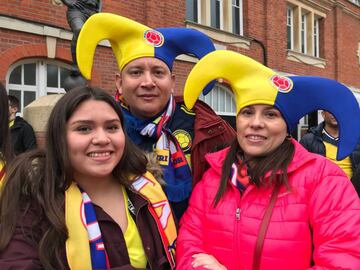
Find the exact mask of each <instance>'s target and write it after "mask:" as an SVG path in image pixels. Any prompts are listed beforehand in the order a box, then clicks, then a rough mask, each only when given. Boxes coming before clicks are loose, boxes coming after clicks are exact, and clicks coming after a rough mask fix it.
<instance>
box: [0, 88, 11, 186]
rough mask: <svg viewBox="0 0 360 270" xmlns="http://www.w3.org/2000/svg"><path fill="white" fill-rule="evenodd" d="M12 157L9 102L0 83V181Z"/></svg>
mask: <svg viewBox="0 0 360 270" xmlns="http://www.w3.org/2000/svg"><path fill="white" fill-rule="evenodd" d="M11 159H12V150H11V144H10V133H9V102H8V97H7V93H6V90H5V87H4V85H3V84H2V83H0V183H1V182H2V179H3V178H4V177H5V164H6V162H9V161H10V160H11Z"/></svg>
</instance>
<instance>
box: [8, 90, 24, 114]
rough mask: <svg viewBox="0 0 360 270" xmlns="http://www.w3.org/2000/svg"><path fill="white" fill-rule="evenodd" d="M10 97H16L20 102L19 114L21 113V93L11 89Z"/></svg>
mask: <svg viewBox="0 0 360 270" xmlns="http://www.w3.org/2000/svg"><path fill="white" fill-rule="evenodd" d="M9 95H10V96H14V97H16V98H17V99H18V100H19V112H21V108H22V106H21V91H19V90H12V89H10V90H9Z"/></svg>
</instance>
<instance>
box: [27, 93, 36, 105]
mask: <svg viewBox="0 0 360 270" xmlns="http://www.w3.org/2000/svg"><path fill="white" fill-rule="evenodd" d="M35 98H36V94H35V92H30V91H24V107H26V106H27V105H29V104H30V103H31V102H33V101H34V100H35Z"/></svg>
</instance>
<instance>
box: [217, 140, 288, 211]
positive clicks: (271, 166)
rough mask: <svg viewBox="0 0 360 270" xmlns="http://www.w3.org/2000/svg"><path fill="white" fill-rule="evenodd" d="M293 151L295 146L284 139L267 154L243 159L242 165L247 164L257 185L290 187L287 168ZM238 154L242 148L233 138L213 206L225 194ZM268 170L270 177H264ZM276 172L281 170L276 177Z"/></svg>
mask: <svg viewBox="0 0 360 270" xmlns="http://www.w3.org/2000/svg"><path fill="white" fill-rule="evenodd" d="M294 151H295V147H294V145H293V144H292V142H291V140H289V139H285V140H284V142H283V143H282V144H281V145H280V146H279V147H278V148H276V149H275V150H274V151H272V152H271V153H269V154H268V155H266V156H261V157H254V158H251V159H249V160H243V165H244V164H247V166H248V174H249V176H250V178H251V181H252V183H254V184H255V185H256V186H257V187H271V186H286V187H287V188H288V189H290V186H289V182H288V175H287V168H288V166H289V164H290V162H291V160H292V159H293V156H294ZM238 155H240V156H241V155H242V149H241V148H240V145H239V143H238V141H237V139H234V141H233V142H232V143H231V146H230V150H229V152H228V154H227V156H226V158H225V160H224V164H223V166H222V170H221V179H220V186H219V189H218V191H217V193H216V196H215V198H214V202H213V205H214V207H215V206H216V205H217V204H218V203H219V201H220V200H221V198H222V197H223V196H224V194H225V190H226V185H227V184H228V183H229V177H230V172H231V166H232V164H233V163H234V162H237V158H238ZM268 172H271V174H270V177H269V178H268V179H265V175H266V174H267V173H268ZM276 172H281V173H280V175H279V176H278V177H276Z"/></svg>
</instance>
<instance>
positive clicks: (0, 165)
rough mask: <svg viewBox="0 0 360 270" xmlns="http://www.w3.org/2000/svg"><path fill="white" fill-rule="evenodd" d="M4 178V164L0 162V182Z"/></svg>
mask: <svg viewBox="0 0 360 270" xmlns="http://www.w3.org/2000/svg"><path fill="white" fill-rule="evenodd" d="M4 178H5V163H4V162H3V161H2V160H0V182H1V181H2V180H3V179H4Z"/></svg>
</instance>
